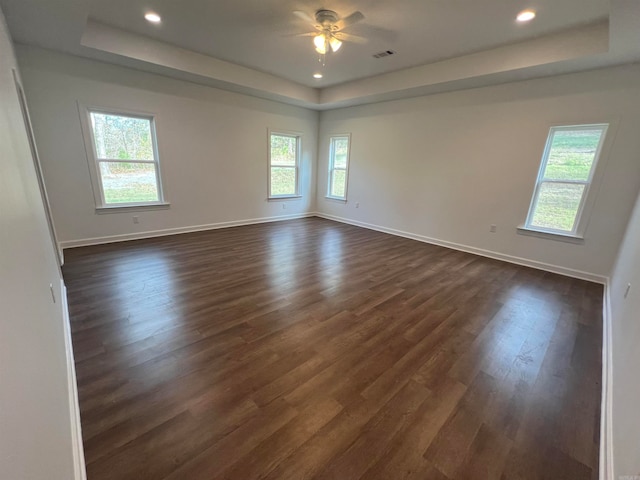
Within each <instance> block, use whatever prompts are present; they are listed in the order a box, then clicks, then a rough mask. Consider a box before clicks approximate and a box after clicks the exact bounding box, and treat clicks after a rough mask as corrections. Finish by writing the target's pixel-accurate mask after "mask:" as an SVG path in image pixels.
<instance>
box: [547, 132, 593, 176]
mask: <svg viewBox="0 0 640 480" xmlns="http://www.w3.org/2000/svg"><path fill="white" fill-rule="evenodd" d="M601 136H602V130H571V131H569V130H558V131H556V132H554V135H553V141H552V143H551V149H550V150H549V160H548V161H547V167H546V169H545V171H544V178H545V179H547V180H581V181H587V180H588V179H589V173H590V172H591V166H592V165H593V161H594V159H595V156H596V151H597V150H598V144H599V143H600V137H601Z"/></svg>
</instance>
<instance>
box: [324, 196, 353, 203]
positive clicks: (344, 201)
mask: <svg viewBox="0 0 640 480" xmlns="http://www.w3.org/2000/svg"><path fill="white" fill-rule="evenodd" d="M324 198H326V199H327V200H331V201H332V202H340V203H347V199H346V198H340V197H330V196H329V195H325V197H324Z"/></svg>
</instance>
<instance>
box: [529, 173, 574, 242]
mask: <svg viewBox="0 0 640 480" xmlns="http://www.w3.org/2000/svg"><path fill="white" fill-rule="evenodd" d="M584 188H585V186H584V185H581V184H571V183H545V182H543V183H542V184H541V185H540V193H539V194H538V203H537V205H536V209H535V212H534V214H533V220H532V221H531V225H533V226H534V227H542V228H553V229H555V230H564V231H568V232H570V231H572V230H573V225H574V223H575V220H576V215H577V214H578V208H579V207H580V200H581V199H582V194H583V192H584Z"/></svg>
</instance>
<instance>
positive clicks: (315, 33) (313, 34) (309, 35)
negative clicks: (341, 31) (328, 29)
mask: <svg viewBox="0 0 640 480" xmlns="http://www.w3.org/2000/svg"><path fill="white" fill-rule="evenodd" d="M286 36H287V37H317V36H318V32H307V33H292V34H291V35H286Z"/></svg>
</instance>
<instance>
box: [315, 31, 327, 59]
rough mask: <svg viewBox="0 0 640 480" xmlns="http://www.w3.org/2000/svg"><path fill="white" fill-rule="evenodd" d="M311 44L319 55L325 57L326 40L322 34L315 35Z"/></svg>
mask: <svg viewBox="0 0 640 480" xmlns="http://www.w3.org/2000/svg"><path fill="white" fill-rule="evenodd" d="M313 44H314V45H315V46H316V52H318V53H319V54H320V55H325V54H326V53H327V38H326V37H325V36H324V33H321V34H320V35H316V36H315V37H314V38H313Z"/></svg>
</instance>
